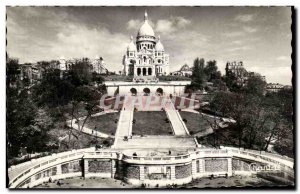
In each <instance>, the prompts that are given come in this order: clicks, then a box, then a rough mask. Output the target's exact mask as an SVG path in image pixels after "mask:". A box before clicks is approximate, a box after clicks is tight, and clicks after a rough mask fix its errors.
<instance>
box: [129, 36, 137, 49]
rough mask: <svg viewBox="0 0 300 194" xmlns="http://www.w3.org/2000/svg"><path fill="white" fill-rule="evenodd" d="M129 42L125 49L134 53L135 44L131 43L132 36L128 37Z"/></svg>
mask: <svg viewBox="0 0 300 194" xmlns="http://www.w3.org/2000/svg"><path fill="white" fill-rule="evenodd" d="M130 40H131V41H130V43H129V45H128V47H127V51H128V52H135V51H136V46H135V44H134V42H133V37H132V36H131V37H130Z"/></svg>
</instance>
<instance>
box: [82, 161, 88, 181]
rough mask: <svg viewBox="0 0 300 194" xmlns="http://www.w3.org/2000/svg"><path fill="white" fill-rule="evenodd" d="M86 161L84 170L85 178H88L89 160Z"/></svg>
mask: <svg viewBox="0 0 300 194" xmlns="http://www.w3.org/2000/svg"><path fill="white" fill-rule="evenodd" d="M83 161H84V163H83V164H84V165H83V170H84V174H83V177H86V175H87V174H88V173H89V161H88V159H83Z"/></svg>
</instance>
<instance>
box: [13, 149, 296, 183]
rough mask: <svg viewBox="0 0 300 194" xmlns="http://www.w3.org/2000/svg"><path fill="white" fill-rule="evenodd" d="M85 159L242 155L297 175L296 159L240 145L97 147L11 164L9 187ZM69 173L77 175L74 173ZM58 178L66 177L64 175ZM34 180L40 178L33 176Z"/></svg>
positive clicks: (173, 160) (170, 160)
mask: <svg viewBox="0 0 300 194" xmlns="http://www.w3.org/2000/svg"><path fill="white" fill-rule="evenodd" d="M85 158H87V159H103V158H104V159H111V160H123V161H124V162H126V163H129V164H133V165H147V164H161V165H168V164H174V165H175V164H183V163H190V162H195V160H198V159H206V158H227V159H228V161H231V159H232V158H240V159H246V160H248V161H253V162H258V163H264V164H272V165H273V164H276V165H278V166H280V169H281V171H283V172H286V173H288V174H289V175H290V176H291V177H294V168H293V167H294V163H293V162H292V161H293V159H291V158H287V157H283V156H280V155H275V154H269V153H265V152H259V151H254V150H242V149H238V148H231V147H222V148H221V149H197V150H195V151H192V152H190V153H188V154H185V155H178V156H176V155H173V156H172V155H170V156H168V155H167V156H128V155H126V154H124V153H122V152H121V151H118V150H112V149H102V150H99V151H98V150H95V148H86V149H80V150H73V151H68V152H63V153H59V154H52V155H50V156H46V157H42V158H39V159H33V160H31V161H28V162H25V163H22V164H19V165H16V166H12V167H10V168H9V169H8V175H9V179H10V181H9V188H18V187H19V185H20V184H21V183H24V182H25V181H26V180H28V179H29V178H30V177H33V176H34V175H36V174H37V173H40V172H43V171H45V170H47V169H49V168H52V167H54V166H59V165H61V164H64V163H67V162H70V161H74V160H84V159H85ZM228 168H231V167H228ZM76 175H77V174H76ZM68 176H73V175H72V174H70V175H68ZM74 176H75V175H74ZM77 176H81V175H77ZM57 177H58V178H64V176H57ZM33 181H36V180H34V179H33ZM39 181H40V180H39ZM36 182H37V181H36ZM36 182H34V183H32V185H34V184H36Z"/></svg>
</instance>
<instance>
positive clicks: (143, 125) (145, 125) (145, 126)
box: [132, 111, 173, 135]
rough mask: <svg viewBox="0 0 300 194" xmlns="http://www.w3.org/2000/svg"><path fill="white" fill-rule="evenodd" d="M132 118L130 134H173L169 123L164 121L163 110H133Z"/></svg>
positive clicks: (164, 113)
mask: <svg viewBox="0 0 300 194" xmlns="http://www.w3.org/2000/svg"><path fill="white" fill-rule="evenodd" d="M133 118H134V119H135V124H133V126H132V135H173V130H172V128H171V123H167V122H166V121H165V119H166V118H167V114H166V112H165V111H139V112H134V115H133Z"/></svg>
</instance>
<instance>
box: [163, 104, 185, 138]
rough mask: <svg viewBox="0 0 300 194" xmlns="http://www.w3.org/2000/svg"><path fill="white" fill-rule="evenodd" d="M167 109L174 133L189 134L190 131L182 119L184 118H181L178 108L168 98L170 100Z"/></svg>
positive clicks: (177, 134) (178, 134) (179, 134)
mask: <svg viewBox="0 0 300 194" xmlns="http://www.w3.org/2000/svg"><path fill="white" fill-rule="evenodd" d="M165 111H166V113H167V116H168V118H169V120H170V122H171V124H172V128H173V131H174V134H175V135H176V136H187V135H189V132H188V130H187V128H186V125H185V123H184V122H183V121H182V118H181V116H180V114H179V112H178V110H176V109H175V107H174V105H173V103H172V102H171V100H170V99H168V101H167V103H166V108H165Z"/></svg>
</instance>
